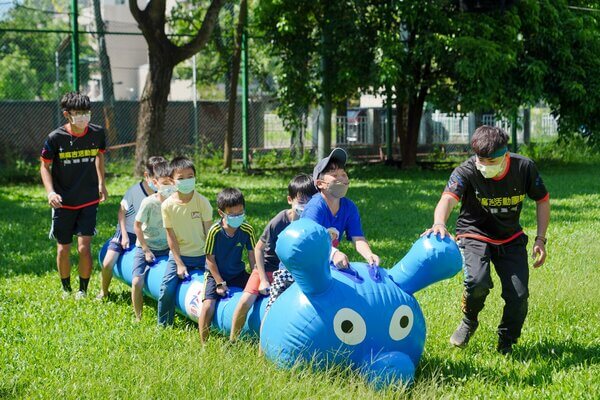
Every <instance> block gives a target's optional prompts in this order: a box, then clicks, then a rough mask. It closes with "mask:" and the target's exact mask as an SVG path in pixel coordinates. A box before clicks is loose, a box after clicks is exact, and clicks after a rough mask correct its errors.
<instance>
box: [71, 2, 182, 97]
mask: <svg viewBox="0 0 600 400" xmlns="http://www.w3.org/2000/svg"><path fill="white" fill-rule="evenodd" d="M142 2H143V0H142V1H139V0H138V5H139V6H140V7H144V6H145V3H142ZM174 5H175V0H167V10H170V9H171V8H172V7H173V6H174ZM100 6H101V12H102V19H103V20H104V22H105V30H106V32H123V33H138V35H126V34H124V35H114V34H107V35H106V36H105V39H106V48H107V52H108V57H109V58H110V65H111V70H112V79H113V85H114V86H113V87H114V93H115V99H116V100H138V99H139V98H140V96H141V94H142V90H143V89H144V83H145V82H146V76H147V74H148V46H147V44H146V40H145V39H144V37H143V36H142V35H141V31H140V29H139V28H138V24H137V22H136V21H135V19H134V18H133V16H132V15H131V12H130V11H129V3H128V1H127V0H101V1H100ZM94 21H95V19H94V8H93V7H92V5H91V3H89V4H88V5H87V6H86V7H84V8H83V7H82V8H81V9H80V17H79V23H80V25H81V26H82V27H85V29H86V30H88V31H92V32H95V31H96V24H95V22H94ZM92 45H94V46H97V42H96V41H95V40H93V41H92ZM98 75H99V74H98ZM89 86H90V90H89V92H90V93H89V94H90V98H91V99H92V100H102V86H101V84H100V76H93V79H91V80H90V82H89ZM192 89H193V88H192V82H191V81H190V80H183V81H182V80H173V81H172V83H171V94H170V95H169V99H170V100H191V99H192V98H193V91H192Z"/></svg>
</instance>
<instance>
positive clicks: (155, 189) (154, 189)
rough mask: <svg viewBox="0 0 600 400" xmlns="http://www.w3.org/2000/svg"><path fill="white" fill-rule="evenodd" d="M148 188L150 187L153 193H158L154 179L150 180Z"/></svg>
mask: <svg viewBox="0 0 600 400" xmlns="http://www.w3.org/2000/svg"><path fill="white" fill-rule="evenodd" d="M148 186H149V187H150V189H152V191H154V192H158V188H157V187H156V185H154V182H152V179H149V180H148Z"/></svg>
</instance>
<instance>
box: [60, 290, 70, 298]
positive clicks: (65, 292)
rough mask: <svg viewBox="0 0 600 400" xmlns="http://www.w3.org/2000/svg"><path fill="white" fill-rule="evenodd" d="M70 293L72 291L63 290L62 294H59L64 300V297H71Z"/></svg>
mask: <svg viewBox="0 0 600 400" xmlns="http://www.w3.org/2000/svg"><path fill="white" fill-rule="evenodd" d="M71 293H72V292H67V291H66V290H63V291H62V294H61V295H60V297H61V298H62V299H63V300H66V299H68V298H69V297H71Z"/></svg>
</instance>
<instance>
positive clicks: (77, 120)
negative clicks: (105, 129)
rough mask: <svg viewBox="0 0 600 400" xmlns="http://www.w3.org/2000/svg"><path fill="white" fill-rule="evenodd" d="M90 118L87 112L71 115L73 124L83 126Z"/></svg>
mask: <svg viewBox="0 0 600 400" xmlns="http://www.w3.org/2000/svg"><path fill="white" fill-rule="evenodd" d="M90 118H91V115H90V114H89V113H87V114H78V115H71V123H72V124H73V125H75V126H78V127H81V128H85V127H86V126H88V124H89V123H90Z"/></svg>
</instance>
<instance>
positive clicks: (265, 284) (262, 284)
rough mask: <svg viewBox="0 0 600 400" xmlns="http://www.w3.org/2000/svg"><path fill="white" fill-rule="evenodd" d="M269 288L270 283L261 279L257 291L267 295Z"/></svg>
mask: <svg viewBox="0 0 600 400" xmlns="http://www.w3.org/2000/svg"><path fill="white" fill-rule="evenodd" d="M270 290H271V285H270V284H269V281H263V280H262V279H261V280H260V285H258V293H260V294H262V295H263V296H267V295H268V294H269V291H270Z"/></svg>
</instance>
